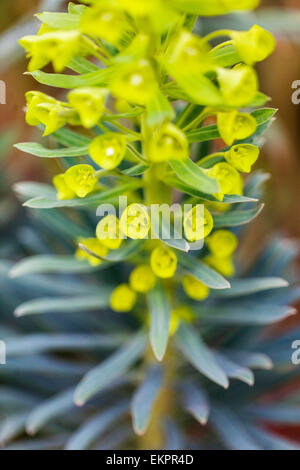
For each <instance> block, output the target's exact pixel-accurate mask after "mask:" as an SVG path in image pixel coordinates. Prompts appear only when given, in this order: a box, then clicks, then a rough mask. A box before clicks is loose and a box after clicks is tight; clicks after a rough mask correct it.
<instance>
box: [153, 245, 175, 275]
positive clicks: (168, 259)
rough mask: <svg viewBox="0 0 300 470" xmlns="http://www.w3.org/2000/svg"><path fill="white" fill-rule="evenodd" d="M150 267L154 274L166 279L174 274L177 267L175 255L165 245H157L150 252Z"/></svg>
mask: <svg viewBox="0 0 300 470" xmlns="http://www.w3.org/2000/svg"><path fill="white" fill-rule="evenodd" d="M150 263H151V268H152V271H153V272H154V274H156V276H158V277H160V278H162V279H168V278H171V277H173V276H174V274H175V272H176V269H177V256H176V255H175V253H174V252H173V251H172V250H170V248H167V247H166V246H159V247H157V248H155V249H154V250H153V251H152V253H151V259H150Z"/></svg>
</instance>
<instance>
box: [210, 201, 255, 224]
mask: <svg viewBox="0 0 300 470" xmlns="http://www.w3.org/2000/svg"><path fill="white" fill-rule="evenodd" d="M263 208H264V204H259V205H257V206H255V207H253V208H252V209H247V210H236V211H230V212H226V213H225V214H214V215H213V219H214V228H222V227H236V226H239V225H245V224H248V223H249V222H251V220H253V219H255V218H256V217H257V216H258V215H259V214H260V213H261V211H262V210H263Z"/></svg>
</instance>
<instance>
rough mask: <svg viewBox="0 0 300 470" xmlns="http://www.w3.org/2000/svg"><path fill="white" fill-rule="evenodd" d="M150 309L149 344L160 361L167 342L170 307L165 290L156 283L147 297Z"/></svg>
mask: <svg viewBox="0 0 300 470" xmlns="http://www.w3.org/2000/svg"><path fill="white" fill-rule="evenodd" d="M148 303H149V309H150V342H151V346H152V349H153V352H154V355H155V357H156V358H157V359H158V360H159V361H162V359H163V357H164V355H165V352H166V349H167V345H168V340H169V330H170V307H169V303H168V299H167V294H166V291H165V289H164V288H163V286H162V285H161V284H160V283H157V284H156V286H155V287H154V289H152V291H150V293H149V296H148Z"/></svg>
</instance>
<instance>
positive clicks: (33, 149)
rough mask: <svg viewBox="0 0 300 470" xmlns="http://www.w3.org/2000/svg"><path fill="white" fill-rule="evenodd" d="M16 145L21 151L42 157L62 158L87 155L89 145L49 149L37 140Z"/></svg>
mask: <svg viewBox="0 0 300 470" xmlns="http://www.w3.org/2000/svg"><path fill="white" fill-rule="evenodd" d="M15 147H16V148H17V149H18V150H21V152H25V153H29V154H30V155H34V156H36V157H41V158H62V157H80V156H82V155H87V154H88V152H89V146H88V145H84V146H82V147H69V148H64V149H48V148H46V147H44V146H43V145H41V144H39V143H37V142H23V143H20V144H16V145H15Z"/></svg>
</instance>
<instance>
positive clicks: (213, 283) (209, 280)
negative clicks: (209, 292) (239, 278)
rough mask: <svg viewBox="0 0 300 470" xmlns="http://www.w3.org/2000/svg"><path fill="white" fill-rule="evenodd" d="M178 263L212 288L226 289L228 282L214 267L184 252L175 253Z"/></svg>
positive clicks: (228, 285)
mask: <svg viewBox="0 0 300 470" xmlns="http://www.w3.org/2000/svg"><path fill="white" fill-rule="evenodd" d="M177 257H178V262H179V265H180V266H181V267H182V269H184V270H185V271H186V272H188V273H189V274H192V275H193V276H194V277H196V278H197V279H199V281H201V282H203V284H205V285H206V286H208V287H210V288H212V289H228V288H229V287H230V283H229V282H228V281H227V280H226V279H225V278H224V277H223V276H221V274H219V273H217V271H215V270H214V269H212V268H210V267H209V266H207V265H206V264H204V263H202V262H201V261H199V260H198V259H197V258H194V257H193V256H190V255H187V254H185V253H180V252H179V253H177Z"/></svg>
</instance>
